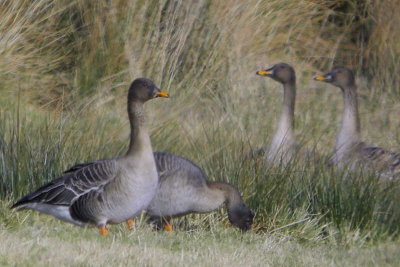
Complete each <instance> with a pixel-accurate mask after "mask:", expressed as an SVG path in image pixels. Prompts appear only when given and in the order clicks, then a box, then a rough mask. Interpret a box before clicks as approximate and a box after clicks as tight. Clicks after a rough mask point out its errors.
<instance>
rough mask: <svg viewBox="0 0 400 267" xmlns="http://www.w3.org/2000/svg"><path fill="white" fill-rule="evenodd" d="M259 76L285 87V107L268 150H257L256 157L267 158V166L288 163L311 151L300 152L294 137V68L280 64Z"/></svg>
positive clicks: (261, 71)
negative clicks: (268, 78) (294, 157)
mask: <svg viewBox="0 0 400 267" xmlns="http://www.w3.org/2000/svg"><path fill="white" fill-rule="evenodd" d="M256 74H257V75H260V76H265V77H270V78H272V79H273V80H275V81H277V82H279V83H281V84H282V85H283V107H282V112H281V115H280V118H279V120H278V123H277V125H276V129H275V133H274V135H273V138H272V140H271V142H270V144H269V146H268V148H266V149H265V148H261V149H259V150H257V151H256V152H255V153H254V154H255V155H263V154H266V156H265V161H266V163H267V164H274V163H280V162H281V163H288V162H289V161H290V160H291V159H292V158H293V156H294V155H296V154H297V153H299V152H301V153H303V152H305V154H306V156H307V157H309V156H311V155H312V152H311V151H303V150H300V146H299V145H298V144H297V142H296V139H295V137H294V131H293V126H294V108H295V102H296V74H295V71H294V68H293V67H292V66H291V65H289V64H287V63H278V64H275V65H274V66H272V67H271V68H269V69H266V70H260V71H257V73H256Z"/></svg>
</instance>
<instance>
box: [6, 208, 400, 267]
mask: <svg viewBox="0 0 400 267" xmlns="http://www.w3.org/2000/svg"><path fill="white" fill-rule="evenodd" d="M7 204H9V203H4V202H2V203H1V213H2V215H5V216H2V217H1V221H0V227H1V231H0V237H1V240H2V243H1V245H0V247H1V249H0V251H1V252H0V264H1V265H4V266H14V265H18V266H28V265H29V266H32V265H40V266H51V265H55V264H57V265H62V266H77V265H82V266H109V265H113V266H119V265H126V264H131V265H132V264H133V265H137V266H139V265H140V266H176V265H178V264H179V265H182V266H193V265H194V266H215V265H218V266H243V265H246V266H277V265H284V266H321V265H323V266H327V265H334V266H344V265H345V266H377V265H379V266H390V265H391V266H395V265H396V264H397V263H398V261H399V256H398V251H399V246H398V243H395V242H385V243H381V244H379V245H377V246H371V245H368V244H363V243H360V242H356V244H352V245H351V247H349V246H337V245H335V244H333V243H332V242H325V243H318V245H316V240H302V241H299V240H298V239H296V238H293V237H292V236H290V235H286V234H283V233H280V232H276V233H273V234H257V233H255V232H249V233H246V234H241V233H240V232H238V231H236V230H234V229H232V228H226V227H223V226H222V225H221V224H220V223H215V224H214V223H213V224H211V226H210V227H204V224H201V225H196V224H193V223H192V224H191V230H190V231H187V230H182V229H180V230H177V231H174V232H172V233H166V232H161V233H158V232H154V231H152V230H151V229H150V228H149V227H148V226H147V225H145V224H144V223H143V222H142V221H139V222H137V223H136V227H135V228H134V230H133V231H131V232H128V231H127V230H126V229H125V228H124V227H122V226H113V227H111V231H110V235H109V236H107V237H105V238H103V237H102V238H100V237H99V235H98V233H97V231H96V230H95V229H93V228H86V229H85V228H79V227H74V226H71V225H69V224H66V223H62V222H59V221H56V220H53V219H51V218H50V217H48V216H46V215H38V214H37V213H24V214H23V213H19V214H16V213H12V214H10V213H9V211H8V210H7ZM202 217H203V220H207V218H206V217H209V216H207V215H204V216H202ZM21 251H24V253H23V254H21V253H20V252H21Z"/></svg>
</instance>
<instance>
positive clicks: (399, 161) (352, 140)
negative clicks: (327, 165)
mask: <svg viewBox="0 0 400 267" xmlns="http://www.w3.org/2000/svg"><path fill="white" fill-rule="evenodd" d="M314 80H317V81H323V82H326V83H330V84H332V85H334V86H336V87H339V88H340V89H341V91H342V93H343V100H344V109H343V115H342V121H341V125H340V129H339V132H338V134H337V137H336V143H335V147H334V156H333V164H334V165H336V166H338V167H345V166H348V167H350V168H351V169H354V168H356V167H358V166H359V165H360V164H364V165H366V166H369V167H372V168H373V169H375V170H376V171H377V174H378V175H379V176H382V177H388V178H396V176H400V154H398V153H395V152H393V151H390V150H386V149H383V148H380V147H376V146H371V145H368V144H366V143H365V142H363V141H361V138H360V118H359V114H358V102H357V85H356V83H355V78H354V73H353V71H352V70H350V69H349V68H346V67H343V66H334V67H333V68H332V69H331V71H330V72H329V73H327V74H325V75H317V76H315V77H314ZM397 178H400V177H397Z"/></svg>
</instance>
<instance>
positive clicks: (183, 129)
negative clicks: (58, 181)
mask: <svg viewBox="0 0 400 267" xmlns="http://www.w3.org/2000/svg"><path fill="white" fill-rule="evenodd" d="M358 2H359V1H319V0H313V1H292V0H284V1H281V0H280V1H278V0H276V1H275V0H273V1H258V0H250V1H233V0H232V1H210V0H209V1H206V0H204V1H170V0H165V1H155V0H152V1H139V0H137V1H129V0H120V1H105V0H104V1H95V2H88V1H83V0H73V1H50V0H47V1H46V0H41V1H35V2H32V1H27V0H17V1H3V2H2V3H1V4H0V6H1V8H0V29H1V31H2V32H4V33H5V34H3V35H1V36H0V77H1V82H0V93H1V98H0V104H1V107H0V162H1V165H0V181H1V187H0V198H3V199H4V198H9V199H15V198H17V197H19V196H21V195H23V194H25V193H26V192H28V191H29V190H32V189H34V188H35V187H37V186H39V185H41V184H43V183H45V182H46V181H49V180H51V179H53V178H55V177H57V176H59V175H61V174H62V171H63V170H65V169H66V168H67V167H69V166H71V165H72V164H74V163H75V162H82V161H87V160H95V159H99V158H106V157H113V156H116V155H120V154H121V153H123V152H124V150H125V149H126V146H127V140H128V132H129V129H128V127H129V124H128V123H127V116H126V111H125V110H126V109H125V98H126V92H127V87H128V85H129V82H130V81H131V80H132V79H133V78H135V77H139V76H145V77H148V78H151V79H152V80H154V81H155V82H156V83H157V84H158V85H159V86H160V87H161V88H163V89H164V90H166V91H169V92H170V93H171V96H172V97H171V99H170V100H168V101H167V100H165V101H162V100H159V99H157V100H154V101H151V102H150V103H148V104H147V111H148V120H149V124H150V130H151V134H152V142H153V147H154V149H155V150H164V151H169V152H172V153H176V154H179V155H182V156H184V157H188V158H190V159H192V160H193V161H195V162H196V163H198V164H199V165H200V166H202V167H203V168H204V169H205V171H206V172H207V174H208V175H209V176H210V179H213V180H224V181H228V182H231V183H233V184H235V185H237V186H238V187H239V189H240V191H241V192H243V194H244V197H245V199H246V201H247V203H249V205H250V206H251V207H252V208H253V209H254V210H255V211H256V214H257V215H256V227H255V229H256V230H258V231H264V232H275V231H281V232H285V233H287V234H288V235H291V236H296V235H297V236H299V237H300V238H305V239H309V238H319V239H320V238H330V237H333V238H337V239H338V240H340V239H346V238H349V235H352V234H353V233H354V234H356V233H357V231H361V232H362V236H363V237H366V238H367V237H368V238H372V239H373V240H377V239H380V238H386V237H393V236H397V233H398V231H399V227H400V213H399V211H398V209H396V207H397V203H398V201H399V197H398V196H399V194H398V193H399V192H398V190H399V189H398V183H396V182H382V181H379V180H377V179H376V178H375V177H374V176H373V175H371V174H369V173H362V172H361V171H360V172H355V173H347V172H340V171H338V170H335V169H331V168H328V167H325V166H324V165H323V164H311V163H304V164H303V163H300V162H297V160H295V161H294V162H293V163H292V164H289V165H287V166H278V167H275V168H268V169H265V167H264V166H263V164H262V162H261V161H246V160H243V158H244V155H246V153H248V151H249V150H250V149H251V148H258V147H261V146H265V145H267V144H268V140H270V138H271V134H272V131H273V125H274V123H275V120H276V119H275V118H276V117H277V114H278V113H279V111H280V101H281V98H282V92H281V88H280V86H279V85H278V84H276V83H275V82H273V81H271V80H266V79H263V78H260V77H256V76H255V75H254V73H255V71H256V70H258V69H259V68H261V67H267V66H270V65H271V64H273V63H275V62H278V61H286V62H289V63H291V64H292V65H294V66H295V68H296V73H297V78H298V85H299V89H298V94H297V95H298V100H297V106H296V135H297V137H298V139H299V140H300V141H301V143H304V145H305V146H307V147H309V148H315V149H316V150H317V151H318V152H319V153H320V154H323V155H326V154H328V153H329V152H330V151H331V147H332V145H333V140H334V136H335V133H336V126H337V124H336V122H337V120H338V118H339V116H340V110H341V105H342V103H341V102H342V99H341V95H340V93H339V91H338V90H336V89H333V88H330V87H329V86H324V85H319V84H318V85H316V84H314V83H313V82H311V79H310V78H311V75H312V74H314V73H315V72H316V71H317V69H318V68H321V69H322V70H323V71H325V70H327V68H328V67H329V66H330V65H331V64H333V62H339V63H345V64H347V65H349V66H351V67H354V68H356V69H358V70H360V71H361V70H362V71H363V72H362V73H361V72H359V75H358V77H359V80H358V83H359V84H360V93H361V94H362V95H364V96H365V97H364V98H362V99H361V103H360V106H361V110H360V111H361V115H362V117H361V120H362V129H363V136H364V139H367V140H368V141H369V142H371V143H375V144H377V145H382V146H384V147H392V148H393V149H394V150H396V149H397V150H400V149H398V148H399V144H400V128H399V127H398V118H399V115H400V105H399V103H398V97H391V96H393V95H396V92H398V88H399V87H398V85H399V76H398V73H399V72H398V71H397V68H398V64H397V63H396V62H398V61H397V60H398V56H399V54H400V52H399V50H398V49H399V46H398V42H396V41H395V40H396V38H398V37H399V34H398V31H397V29H396V28H395V27H392V26H391V25H395V24H391V23H387V17H386V15H385V14H386V13H385V12H386V11H385V10H391V11H392V10H396V9H397V8H398V7H397V5H396V3H395V2H396V1H387V2H385V3H383V1H382V5H377V4H376V3H375V2H374V3H369V2H368V3H366V4H365V5H363V6H362V7H363V8H362V9H360V8H358V4H357V3H358ZM379 2H380V1H377V3H379ZM356 7H357V8H356ZM360 10H361V11H360ZM393 17H394V19H398V16H393ZM366 21H367V22H366ZM366 34H367V35H368V38H364V37H365V36H364V35H366ZM389 35H390V36H391V38H390V40H387V41H384V40H386V39H387V38H386V37H385V36H389ZM360 36H361V37H363V36H364V37H363V38H361V37H360ZM322 70H321V71H322ZM365 77H366V78H367V79H365ZM316 86H320V87H321V88H323V89H326V90H316V88H315V87H316ZM364 89H369V90H364ZM376 129H381V130H380V131H377V130H376ZM383 132H384V133H385V135H383V134H382V133H383ZM218 218H222V220H226V218H225V217H221V216H220V215H218ZM293 223H295V224H293Z"/></svg>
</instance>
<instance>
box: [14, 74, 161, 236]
mask: <svg viewBox="0 0 400 267" xmlns="http://www.w3.org/2000/svg"><path fill="white" fill-rule="evenodd" d="M159 96H161V97H168V95H167V94H166V93H165V92H162V91H160V89H158V88H157V86H156V85H155V84H154V83H153V82H152V81H150V80H148V79H145V78H139V79H136V80H135V81H133V82H132V84H131V86H130V88H129V94H128V114H129V121H130V124H131V140H130V145H129V149H128V152H127V153H126V155H124V156H122V157H119V158H114V159H106V160H99V161H96V162H93V163H91V164H82V165H81V167H80V168H76V169H73V170H71V171H70V172H68V173H67V174H66V175H64V176H62V177H60V178H58V179H56V180H54V181H52V182H50V183H48V184H46V185H44V186H42V187H40V188H39V189H37V190H35V191H34V192H32V193H29V194H27V195H26V196H24V197H23V198H21V199H19V200H18V201H17V202H16V203H15V204H14V205H13V206H12V208H18V210H21V209H33V210H37V211H40V212H43V213H47V214H50V215H53V216H54V217H56V218H58V219H61V220H64V221H67V222H70V223H73V224H76V225H79V226H83V225H85V224H94V225H96V226H97V227H99V230H100V233H101V234H103V235H104V234H107V228H106V224H107V223H120V222H123V221H127V220H129V219H130V218H132V217H134V216H135V215H136V214H138V213H139V212H141V211H142V210H144V209H145V208H146V207H147V206H148V204H149V203H150V201H151V200H152V199H153V197H154V195H155V192H156V189H157V184H158V174H157V169H156V165H155V161H154V157H153V151H152V148H151V142H150V137H149V134H148V132H147V127H146V125H145V121H144V111H143V105H144V103H145V102H146V101H148V100H150V99H152V98H155V97H159Z"/></svg>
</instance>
